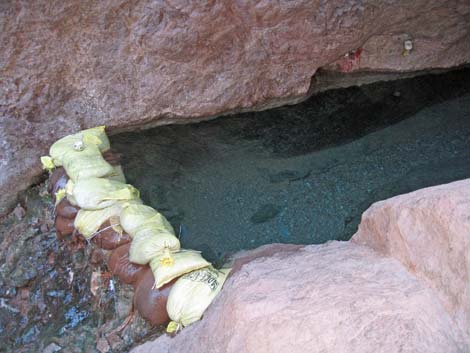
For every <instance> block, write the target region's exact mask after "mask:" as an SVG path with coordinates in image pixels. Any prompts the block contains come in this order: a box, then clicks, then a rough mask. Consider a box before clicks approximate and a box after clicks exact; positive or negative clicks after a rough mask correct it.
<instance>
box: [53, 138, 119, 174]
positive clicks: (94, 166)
mask: <svg viewBox="0 0 470 353" xmlns="http://www.w3.org/2000/svg"><path fill="white" fill-rule="evenodd" d="M62 165H63V166H64V169H65V172H66V173H67V175H68V176H69V178H70V179H72V180H73V181H78V180H79V179H85V178H91V177H95V178H99V177H106V176H110V175H112V174H114V173H116V170H115V169H114V167H113V166H112V165H111V164H109V163H108V162H106V161H105V160H104V158H103V156H102V155H101V152H100V150H99V149H98V147H97V146H95V145H86V146H85V147H84V148H83V150H80V151H75V150H71V151H68V152H66V153H64V155H63V156H62Z"/></svg>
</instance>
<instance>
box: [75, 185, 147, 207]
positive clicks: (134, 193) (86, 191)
mask: <svg viewBox="0 0 470 353" xmlns="http://www.w3.org/2000/svg"><path fill="white" fill-rule="evenodd" d="M72 194H73V197H74V199H75V201H76V202H77V205H78V206H79V207H80V208H83V209H85V210H100V209H103V208H106V207H109V206H112V205H114V204H116V203H118V202H120V201H131V200H138V199H139V191H138V190H137V189H136V188H134V187H133V186H132V185H130V184H124V183H121V182H118V181H114V180H109V179H103V178H86V179H80V180H78V181H77V182H75V185H74V186H73V191H72Z"/></svg>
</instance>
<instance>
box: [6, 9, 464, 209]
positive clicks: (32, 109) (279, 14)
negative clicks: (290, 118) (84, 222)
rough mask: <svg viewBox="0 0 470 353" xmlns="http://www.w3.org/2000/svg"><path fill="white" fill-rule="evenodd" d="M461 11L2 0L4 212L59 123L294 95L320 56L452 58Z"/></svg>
mask: <svg viewBox="0 0 470 353" xmlns="http://www.w3.org/2000/svg"><path fill="white" fill-rule="evenodd" d="M469 13H470V3H469V2H468V1H461V0H450V1H444V0H433V1H429V0H417V1H412V2H410V1H405V0H396V1H387V0H377V1H370V2H364V1H359V0H349V1H346V0H333V1H323V0H309V1H306V0H304V1H300V0H298V1H281V2H245V1H210V2H205V3H200V2H185V1H170V2H151V1H147V0H141V1H136V2H125V1H108V0H104V1H99V2H95V1H78V0H72V1H67V2H63V1H57V0H56V1H49V0H39V1H34V2H23V3H18V2H12V1H10V2H3V3H2V4H1V5H0V14H1V15H0V16H1V21H0V23H1V25H0V33H1V34H0V41H1V45H2V50H1V52H0V77H1V78H2V80H1V86H0V88H1V94H0V118H1V120H0V121H1V124H2V126H1V129H0V141H1V149H0V151H1V152H0V163H1V165H2V173H1V175H0V213H2V212H4V211H5V210H6V207H7V206H9V205H11V204H12V202H13V200H14V198H15V197H16V193H17V192H18V191H19V190H22V189H24V188H26V187H27V186H28V185H29V184H30V183H31V181H32V179H33V177H34V176H37V175H38V174H39V172H40V164H39V162H38V157H39V156H40V155H41V154H45V153H47V149H48V147H49V145H50V144H51V143H52V142H53V141H54V140H56V139H57V138H59V137H62V136H64V135H66V134H68V133H71V132H76V131H78V130H80V129H83V128H87V127H91V126H95V125H100V124H105V125H108V126H109V127H110V128H111V130H112V131H118V130H120V129H130V128H132V127H134V126H142V125H149V124H153V125H158V124H167V123H172V122H185V121H188V122H189V121H195V120H202V119H207V118H210V117H214V116H217V115H221V114H225V113H228V112H235V111H243V110H255V109H264V108H267V107H272V106H278V105H282V104H284V103H287V102H295V101H297V100H299V99H302V98H304V97H305V96H306V94H307V92H308V89H309V86H310V82H311V78H312V76H313V75H314V74H315V72H316V70H317V69H318V68H320V67H327V68H329V69H332V70H339V71H342V72H351V71H361V70H374V71H384V70H385V71H391V72H403V71H415V70H423V69H430V68H447V67H452V66H456V65H460V64H463V63H465V62H469V61H470V60H469V59H470V50H469V49H470V48H469V41H468V40H466V39H467V38H468V35H469V32H470V30H469V25H468V16H469ZM406 40H411V41H412V42H413V49H412V50H411V51H410V52H409V53H404V52H403V51H404V41H406ZM358 51H360V55H357V53H358ZM346 54H348V56H347V57H345V55H346ZM405 54H406V55H405ZM351 55H353V57H351ZM356 82H357V81H356ZM351 83H354V82H351ZM20 160H21V163H19V162H18V161H20Z"/></svg>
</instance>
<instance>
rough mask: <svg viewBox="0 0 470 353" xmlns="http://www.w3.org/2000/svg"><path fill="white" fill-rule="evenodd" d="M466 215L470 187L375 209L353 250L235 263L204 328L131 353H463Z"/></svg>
mask: <svg viewBox="0 0 470 353" xmlns="http://www.w3.org/2000/svg"><path fill="white" fill-rule="evenodd" d="M469 215H470V179H469V180H464V181H460V182H455V183H451V184H447V185H442V186H438V187H433V188H427V189H423V190H419V191H417V192H413V193H410V194H406V195H402V196H398V197H395V198H392V199H390V200H387V201H384V202H379V203H377V204H375V205H373V206H372V207H371V208H370V209H369V210H368V211H367V212H366V213H365V214H364V216H363V221H362V223H361V226H360V229H359V231H358V233H357V234H356V235H355V236H354V238H353V241H350V242H330V243H327V244H324V245H310V246H305V247H296V246H292V245H285V246H283V245H272V246H267V247H263V248H261V249H258V250H256V251H252V252H249V253H246V254H242V256H241V257H239V260H238V263H237V262H235V264H236V266H235V267H236V270H235V272H234V274H233V275H232V277H231V278H230V279H229V280H228V281H227V283H226V284H225V286H224V289H223V291H222V292H221V294H220V295H219V297H218V298H216V300H215V301H214V303H213V305H212V306H211V307H210V308H209V309H208V310H207V312H206V314H205V316H204V318H203V320H202V321H200V322H198V323H195V324H193V325H192V326H189V327H187V328H185V329H184V330H183V331H182V332H181V333H180V334H178V335H177V336H176V337H175V338H170V337H169V336H162V337H160V338H158V339H156V340H155V341H153V342H147V343H145V344H143V345H141V346H139V347H137V348H135V349H134V350H133V351H132V352H133V353H150V352H152V353H170V352H171V353H177V352H181V353H183V352H192V353H198V352H201V353H203V352H204V353H211V352H213V353H219V352H226V353H231V352H233V353H235V352H237V353H238V352H247V353H258V352H263V353H277V352H279V353H304V352H318V353H320V352H322V353H343V352H344V353H355V352H357V353H368V352H371V353H372V352H374V353H379V352H383V353H394V352H410V353H411V352H413V353H416V352H423V353H430V352H435V353H451V352H468V351H470V335H469V333H468V331H467V330H468V327H469V326H470V322H469V321H468V315H469V295H468V293H469V286H470V278H469V274H470V271H469V269H470V267H469V253H470V243H469V236H470V232H469V223H468V222H469V219H470V218H469ZM359 243H360V244H359ZM376 250H377V251H376Z"/></svg>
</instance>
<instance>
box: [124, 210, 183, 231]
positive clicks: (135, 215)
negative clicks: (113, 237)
mask: <svg viewBox="0 0 470 353" xmlns="http://www.w3.org/2000/svg"><path fill="white" fill-rule="evenodd" d="M121 225H122V228H123V229H124V230H125V231H126V232H127V233H128V234H129V235H130V236H131V237H133V236H134V235H136V233H137V231H138V230H140V229H143V228H145V227H151V228H152V229H155V230H161V231H165V232H167V233H170V234H175V231H174V230H173V227H172V226H171V224H170V223H169V222H168V221H167V219H166V218H165V216H163V215H162V214H161V213H159V212H158V211H157V210H155V209H153V208H152V207H150V206H145V205H129V206H128V207H125V208H124V209H123V210H122V213H121Z"/></svg>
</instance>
